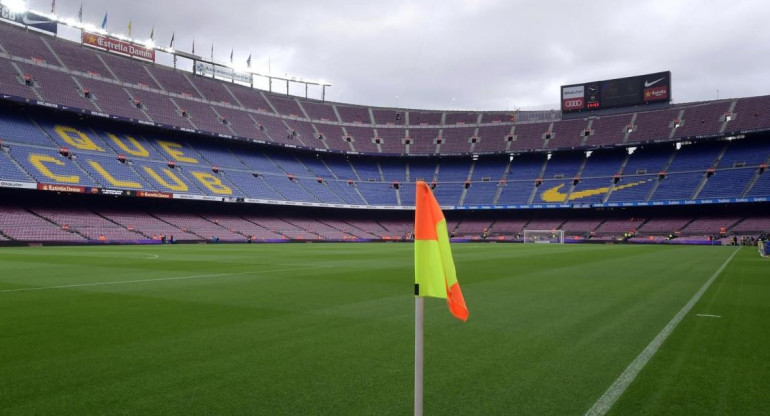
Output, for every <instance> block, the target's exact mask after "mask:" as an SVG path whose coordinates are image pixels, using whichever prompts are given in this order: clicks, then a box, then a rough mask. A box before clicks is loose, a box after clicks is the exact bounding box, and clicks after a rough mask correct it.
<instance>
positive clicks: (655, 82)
mask: <svg viewBox="0 0 770 416" xmlns="http://www.w3.org/2000/svg"><path fill="white" fill-rule="evenodd" d="M664 79H666V78H665V77H663V78H658V79H656V80H655V81H652V82H648V81H644V88H649V87H652V86H653V85H655V84H657V83H659V82H660V81H663V80H664Z"/></svg>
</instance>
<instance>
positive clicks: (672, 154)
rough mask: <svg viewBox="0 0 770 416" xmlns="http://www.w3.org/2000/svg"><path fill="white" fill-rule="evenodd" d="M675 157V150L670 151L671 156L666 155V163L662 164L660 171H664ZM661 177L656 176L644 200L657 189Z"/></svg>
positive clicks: (650, 196)
mask: <svg viewBox="0 0 770 416" xmlns="http://www.w3.org/2000/svg"><path fill="white" fill-rule="evenodd" d="M675 157H676V152H675V151H674V152H671V156H669V157H668V160H667V161H666V164H665V165H663V168H662V169H661V172H666V171H667V170H668V168H669V166H671V164H672V163H673V162H674V158H675ZM660 181H661V178H660V177H658V179H657V180H656V181H655V185H653V186H652V188H651V189H650V192H649V193H648V194H647V196H646V197H645V198H644V200H645V201H649V200H650V198H652V196H653V195H655V191H657V190H658V186H660Z"/></svg>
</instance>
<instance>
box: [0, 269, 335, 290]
mask: <svg viewBox="0 0 770 416" xmlns="http://www.w3.org/2000/svg"><path fill="white" fill-rule="evenodd" d="M325 267H331V266H325ZM325 267H324V266H321V267H312V268H310V267H294V268H291V269H277V270H255V271H252V272H240V273H221V274H199V275H194V276H178V277H161V278H159V279H138V280H122V281H118V282H94V283H78V284H71V285H59V286H43V287H25V288H19V289H6V290H0V293H11V292H31V291H35V290H51V289H69V288H74V287H90V286H109V285H124V284H130V283H148V282H167V281H171V280H190V279H204V278H207V277H226V276H242V275H245V274H265V273H280V272H290V271H296V270H311V269H320V268H325Z"/></svg>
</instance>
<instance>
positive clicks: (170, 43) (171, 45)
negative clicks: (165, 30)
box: [168, 32, 175, 48]
mask: <svg viewBox="0 0 770 416" xmlns="http://www.w3.org/2000/svg"><path fill="white" fill-rule="evenodd" d="M174 35H175V33H174V32H171V42H169V44H168V47H169V48H173V47H174Z"/></svg>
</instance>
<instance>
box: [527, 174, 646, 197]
mask: <svg viewBox="0 0 770 416" xmlns="http://www.w3.org/2000/svg"><path fill="white" fill-rule="evenodd" d="M651 180H652V179H647V180H644V181H639V182H632V183H627V184H625V185H620V186H604V187H601V188H595V189H586V190H585V191H578V192H573V193H572V194H571V195H570V196H569V200H570V201H574V200H576V199H583V198H588V197H589V196H594V195H602V194H606V193H609V192H610V191H611V190H612V191H619V190H621V189H627V188H632V187H634V186H639V185H641V184H643V183H647V182H649V181H651ZM563 187H564V184H561V185H557V186H554V187H553V188H551V189H547V190H545V191H544V192H543V193H542V195H540V199H542V200H543V201H545V202H566V201H567V194H564V193H561V192H559V190H560V189H561V188H563Z"/></svg>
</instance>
